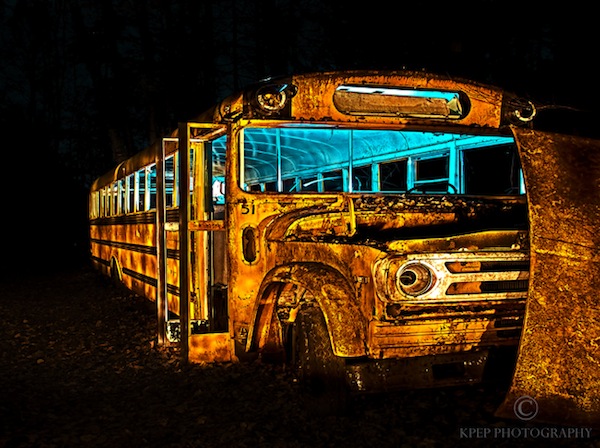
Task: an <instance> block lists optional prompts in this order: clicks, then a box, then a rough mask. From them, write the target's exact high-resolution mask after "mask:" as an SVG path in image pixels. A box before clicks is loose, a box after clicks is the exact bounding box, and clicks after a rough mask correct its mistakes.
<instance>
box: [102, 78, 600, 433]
mask: <svg viewBox="0 0 600 448" xmlns="http://www.w3.org/2000/svg"><path fill="white" fill-rule="evenodd" d="M538 115H539V108H538V107H537V106H536V105H535V104H534V103H532V102H530V101H526V100H523V99H520V98H518V97H516V96H514V95H511V94H508V93H506V92H504V91H502V90H501V89H498V88H495V87H489V86H484V85H480V84H476V83H472V82H467V81H459V80H454V79H450V78H446V77H439V76H435V75H431V74H426V73H409V72H373V73H365V72H332V73H318V74H308V75H301V76H291V77H289V78H282V79H270V80H266V81H264V82H261V83H258V84H257V85H253V86H251V87H249V88H247V89H246V90H244V91H243V92H241V93H239V94H238V95H235V96H232V97H230V98H228V99H226V100H224V101H222V102H221V103H219V104H218V105H217V106H215V107H214V108H213V109H211V110H209V111H207V112H206V113H204V114H203V115H201V116H199V117H198V119H197V120H194V121H191V122H187V123H181V124H180V126H179V128H178V129H177V130H176V131H174V132H173V133H172V134H171V135H169V136H166V137H165V138H164V139H162V140H161V141H160V142H157V143H156V144H155V145H153V146H151V147H150V148H147V149H146V150H144V151H142V152H140V153H139V154H137V155H135V156H134V157H132V158H131V159H129V160H126V161H124V162H122V163H121V164H120V165H118V166H117V167H116V168H115V169H114V170H113V171H111V172H109V173H107V174H106V175H104V176H102V177H100V178H99V179H97V180H96V181H95V183H94V184H93V187H92V189H91V194H90V223H91V228H90V229H91V230H90V232H91V256H92V260H93V263H94V265H95V266H96V267H97V268H98V269H100V270H101V271H102V272H104V273H106V274H108V275H110V276H112V277H113V278H114V279H115V280H118V281H119V282H122V283H123V284H124V285H125V286H126V287H128V288H130V289H131V290H133V291H135V292H136V293H138V294H140V295H143V296H145V297H147V298H148V299H150V300H153V301H155V302H156V305H157V316H158V341H159V343H160V344H163V345H173V344H180V348H181V352H182V355H183V356H184V357H185V359H189V360H192V361H201V362H223V361H237V360H244V359H253V358H255V357H262V358H264V359H270V360H280V361H282V362H287V363H289V364H290V365H292V366H295V367H296V368H297V371H298V373H299V375H300V377H301V378H302V379H304V380H306V381H307V382H308V383H310V382H311V381H313V382H317V381H318V379H319V378H321V379H323V378H325V379H326V381H325V384H327V385H332V384H343V385H344V386H345V387H348V388H349V389H350V390H354V391H366V390H382V389H383V390H389V389H392V388H395V387H415V386H416V387H420V386H435V385H448V384H459V383H469V382H474V381H479V380H480V379H481V376H482V374H483V372H484V367H485V364H486V361H487V360H488V358H489V356H490V353H492V352H493V351H494V350H496V349H498V348H500V347H515V348H516V347H518V357H517V364H516V368H515V371H514V377H513V383H512V386H511V390H510V391H509V394H508V396H507V399H506V402H505V403H504V404H503V405H502V406H501V409H500V410H499V415H505V416H509V417H510V416H511V415H509V414H511V412H510V410H511V409H512V408H511V406H512V404H511V403H513V402H514V401H515V400H516V399H517V398H518V397H519V396H521V395H525V394H526V395H528V396H531V397H533V398H534V399H535V400H536V402H537V403H538V404H539V408H540V409H539V412H537V414H538V418H539V419H541V421H544V420H546V421H552V420H553V419H555V417H554V416H555V415H561V419H560V420H561V422H569V421H573V422H583V423H585V424H589V423H590V422H594V423H595V422H597V421H598V417H599V415H600V404H599V402H600V399H599V397H598V392H596V391H598V390H600V388H598V385H599V384H598V383H599V377H598V373H597V372H598V362H599V361H598V360H599V359H600V358H599V357H598V351H597V347H598V344H597V342H598V340H600V334H599V333H600V331H599V329H598V324H599V323H600V313H599V311H598V304H597V301H594V300H595V299H594V298H595V297H596V296H597V293H596V291H595V289H594V288H595V286H597V285H598V279H599V276H598V249H597V247H598V241H597V239H598V236H597V235H598V234H599V233H598V224H597V222H596V218H595V216H597V215H598V212H599V210H598V208H599V207H598V199H597V198H596V196H597V188H598V185H599V182H598V179H599V178H600V176H599V175H598V172H599V170H598V158H599V157H600V156H599V155H598V154H599V153H598V152H597V149H598V145H599V142H598V141H595V140H591V139H588V138H584V137H576V136H571V135H562V134H557V133H549V132H546V131H541V130H537V129H536V126H535V123H536V119H537V116H538ZM565 409H566V410H567V412H565ZM565 415H567V417H565ZM569 416H570V417H569ZM569 418H570V419H571V420H569Z"/></svg>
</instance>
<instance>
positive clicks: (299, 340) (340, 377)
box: [291, 305, 349, 415]
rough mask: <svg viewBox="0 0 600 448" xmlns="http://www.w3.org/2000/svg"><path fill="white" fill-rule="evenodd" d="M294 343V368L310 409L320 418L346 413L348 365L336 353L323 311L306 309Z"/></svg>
mask: <svg viewBox="0 0 600 448" xmlns="http://www.w3.org/2000/svg"><path fill="white" fill-rule="evenodd" d="M291 342H292V344H291V350H292V365H293V366H294V367H295V370H296V372H297V375H298V380H299V382H300V385H301V386H302V390H303V394H304V401H305V403H306V405H307V407H308V408H309V409H310V410H311V411H312V412H315V413H318V414H320V415H330V414H340V413H345V412H346V410H347V406H348V394H349V392H348V387H347V384H346V378H345V362H344V360H343V358H340V357H338V356H336V355H335V354H334V353H333V349H332V346H331V339H330V337H329V332H328V331H327V324H326V322H325V318H324V316H323V312H322V311H321V309H320V308H318V307H317V306H306V305H304V306H303V308H302V309H301V310H300V312H299V314H298V316H297V318H296V321H295V322H294V324H293V327H292V341H291Z"/></svg>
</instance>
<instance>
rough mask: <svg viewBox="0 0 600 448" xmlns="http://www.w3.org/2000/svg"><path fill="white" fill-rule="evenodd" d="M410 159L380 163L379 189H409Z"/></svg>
mask: <svg viewBox="0 0 600 448" xmlns="http://www.w3.org/2000/svg"><path fill="white" fill-rule="evenodd" d="M407 173H408V161H407V160H406V159H403V160H396V161H393V162H387V163H380V164H379V191H406V190H407V180H406V179H407Z"/></svg>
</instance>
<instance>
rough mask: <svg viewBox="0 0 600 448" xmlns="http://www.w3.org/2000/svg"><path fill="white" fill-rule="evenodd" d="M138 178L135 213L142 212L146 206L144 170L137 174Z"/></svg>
mask: <svg viewBox="0 0 600 448" xmlns="http://www.w3.org/2000/svg"><path fill="white" fill-rule="evenodd" d="M137 178H138V195H137V208H136V211H138V212H142V211H144V210H145V204H146V169H145V168H142V169H141V170H139V171H138V172H137Z"/></svg>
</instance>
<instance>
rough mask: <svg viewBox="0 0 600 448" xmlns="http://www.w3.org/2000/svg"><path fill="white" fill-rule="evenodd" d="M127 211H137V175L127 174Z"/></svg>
mask: <svg viewBox="0 0 600 448" xmlns="http://www.w3.org/2000/svg"><path fill="white" fill-rule="evenodd" d="M126 187H127V213H133V212H134V211H135V175H134V174H130V175H129V176H127V182H126Z"/></svg>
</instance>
